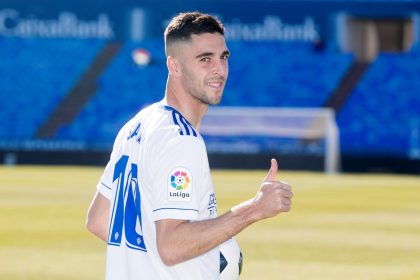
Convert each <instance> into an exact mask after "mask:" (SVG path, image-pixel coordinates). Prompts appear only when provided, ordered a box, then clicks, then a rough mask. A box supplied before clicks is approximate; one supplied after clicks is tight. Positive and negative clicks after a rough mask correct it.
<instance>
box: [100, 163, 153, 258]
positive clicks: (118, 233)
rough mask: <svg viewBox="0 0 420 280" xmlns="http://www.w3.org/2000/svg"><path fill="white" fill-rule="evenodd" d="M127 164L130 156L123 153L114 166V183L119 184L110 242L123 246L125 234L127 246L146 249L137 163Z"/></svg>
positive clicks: (112, 215)
mask: <svg viewBox="0 0 420 280" xmlns="http://www.w3.org/2000/svg"><path fill="white" fill-rule="evenodd" d="M127 165H128V156H125V155H123V156H122V157H121V158H120V159H119V160H118V162H117V163H116V164H115V168H114V176H113V183H114V184H117V188H116V193H115V199H114V205H113V207H112V213H111V220H110V226H109V234H108V244H109V245H114V246H121V241H122V237H123V234H124V236H125V240H126V245H127V247H129V248H131V249H135V250H141V251H146V245H145V243H144V239H143V232H142V224H141V199H140V188H139V184H138V169H137V164H134V163H131V164H129V165H128V166H127ZM127 167H128V169H127ZM126 169H127V170H126ZM126 171H127V172H128V175H127V177H126V176H125V174H126Z"/></svg>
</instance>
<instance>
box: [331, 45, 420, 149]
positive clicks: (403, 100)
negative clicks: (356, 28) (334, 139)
mask: <svg viewBox="0 0 420 280" xmlns="http://www.w3.org/2000/svg"><path fill="white" fill-rule="evenodd" d="M419 73H420V48H419V47H418V46H417V47H415V48H413V49H412V50H410V51H409V52H406V53H381V54H380V55H379V56H378V57H377V59H376V60H375V61H374V62H373V63H372V64H371V66H370V68H369V69H368V70H367V72H366V73H365V75H364V77H363V78H362V80H361V82H360V83H359V84H358V85H357V87H356V88H355V90H354V91H353V92H352V94H351V96H350V98H349V99H348V101H347V103H346V104H345V105H344V107H343V108H342V110H341V111H340V112H339V114H338V116H337V121H338V124H339V127H340V133H341V146H342V151H343V153H344V154H353V155H366V154H371V155H384V154H386V155H393V156H398V157H407V156H408V155H409V154H410V150H411V149H413V148H416V147H413V145H418V144H419V143H418V139H417V140H415V139H414V141H417V143H413V139H412V137H415V135H416V131H417V134H418V129H420V95H419V94H418V89H419V88H420V80H419V77H418V74H419ZM417 148H418V147H417Z"/></svg>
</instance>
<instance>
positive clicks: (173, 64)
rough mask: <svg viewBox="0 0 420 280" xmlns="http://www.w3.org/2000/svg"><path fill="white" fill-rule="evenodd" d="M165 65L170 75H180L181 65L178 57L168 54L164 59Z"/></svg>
mask: <svg viewBox="0 0 420 280" xmlns="http://www.w3.org/2000/svg"><path fill="white" fill-rule="evenodd" d="M166 66H167V67H168V71H169V74H170V75H171V76H176V77H178V76H180V75H181V66H180V64H179V61H178V59H176V58H175V57H173V56H168V58H167V59H166Z"/></svg>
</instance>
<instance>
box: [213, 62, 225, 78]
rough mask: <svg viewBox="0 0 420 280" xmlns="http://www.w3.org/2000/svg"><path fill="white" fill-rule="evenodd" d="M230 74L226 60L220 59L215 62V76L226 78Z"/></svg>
mask: <svg viewBox="0 0 420 280" xmlns="http://www.w3.org/2000/svg"><path fill="white" fill-rule="evenodd" d="M227 73H228V64H227V61H226V60H224V59H218V60H216V61H215V62H214V67H213V74H214V75H218V76H223V77H225V78H226V76H227Z"/></svg>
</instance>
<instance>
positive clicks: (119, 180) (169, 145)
mask: <svg viewBox="0 0 420 280" xmlns="http://www.w3.org/2000/svg"><path fill="white" fill-rule="evenodd" d="M97 189H98V191H99V192H100V193H101V194H102V195H104V196H105V197H107V198H108V199H109V200H110V202H111V207H110V208H111V209H110V222H109V237H108V245H107V261H106V279H107V280H113V279H118V280H121V279H124V280H125V279H130V280H134V279H182V280H188V279H191V280H198V279H206V280H209V279H219V264H220V259H219V248H218V247H216V248H215V249H213V250H211V251H209V252H207V253H205V254H203V255H201V256H198V257H195V258H193V259H191V260H188V261H185V262H183V263H180V264H177V265H174V266H171V267H168V266H166V265H165V264H164V263H163V262H162V260H161V258H160V256H159V254H158V250H157V244H156V228H155V221H156V220H159V219H179V220H191V221H197V220H205V219H210V218H214V217H216V211H217V205H216V199H215V194H214V189H213V184H212V180H211V175H210V168H209V165H208V159H207V153H206V148H205V144H204V141H203V139H202V137H201V135H200V134H199V133H198V132H197V131H195V130H194V128H193V127H192V125H191V124H190V123H189V122H188V121H187V120H186V119H185V118H184V117H183V116H182V115H181V114H180V113H179V112H178V111H176V110H175V109H173V108H171V107H169V106H166V105H164V104H161V103H156V104H153V105H151V106H150V107H148V108H145V109H143V110H141V111H140V112H139V113H138V114H137V115H136V116H135V117H134V118H133V119H131V120H130V121H129V122H128V123H127V124H126V125H125V126H124V127H123V128H122V129H121V131H120V132H119V133H118V136H117V139H116V140H115V144H114V148H113V151H112V154H111V159H110V161H109V163H108V164H107V166H106V168H105V171H104V173H103V175H102V177H101V180H100V182H99V183H98V186H97ZM183 238H185V236H184V237H183ZM187 238H188V236H187Z"/></svg>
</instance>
